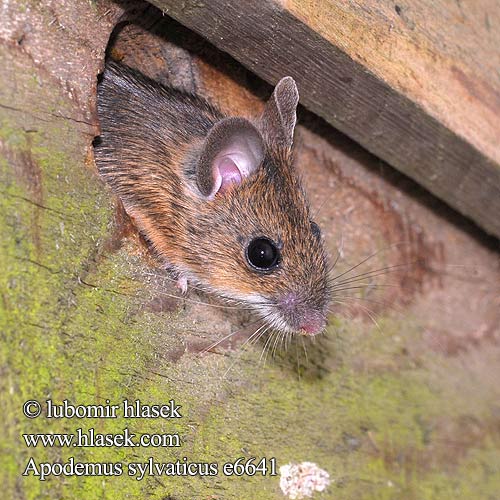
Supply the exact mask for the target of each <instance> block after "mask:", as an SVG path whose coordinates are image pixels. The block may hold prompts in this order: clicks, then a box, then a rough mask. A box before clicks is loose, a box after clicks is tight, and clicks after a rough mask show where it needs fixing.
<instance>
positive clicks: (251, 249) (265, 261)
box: [246, 238, 280, 271]
mask: <svg viewBox="0 0 500 500" xmlns="http://www.w3.org/2000/svg"><path fill="white" fill-rule="evenodd" d="M246 258H247V261H248V263H249V264H250V266H251V267H253V268H254V269H256V270H257V271H270V270H271V269H273V268H274V267H276V266H277V265H278V263H279V260H280V252H279V250H278V248H277V247H276V245H275V244H274V243H273V242H272V241H271V240H269V239H267V238H255V239H253V240H252V241H251V242H250V243H249V244H248V246H247V249H246Z"/></svg>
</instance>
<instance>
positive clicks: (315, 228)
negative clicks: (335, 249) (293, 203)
mask: <svg viewBox="0 0 500 500" xmlns="http://www.w3.org/2000/svg"><path fill="white" fill-rule="evenodd" d="M311 231H312V233H313V234H314V236H316V238H321V229H320V228H319V226H318V224H316V222H313V221H311Z"/></svg>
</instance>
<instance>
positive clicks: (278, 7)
mask: <svg viewBox="0 0 500 500" xmlns="http://www.w3.org/2000/svg"><path fill="white" fill-rule="evenodd" d="M151 3H153V4H155V5H156V6H158V7H159V8H161V9H162V10H163V12H164V13H166V14H168V15H169V16H172V17H173V18H175V19H176V20H178V21H179V22H181V23H182V24H184V25H186V26H187V27H189V28H190V29H192V30H194V31H196V32H198V33H199V34H201V35H202V36H203V37H205V38H206V39H208V40H209V41H210V42H212V43H213V44H214V45H216V46H217V47H218V48H220V49H222V50H224V51H225V52H228V53H229V54H231V55H232V56H233V57H234V58H235V59H237V60H238V61H239V62H241V63H242V64H243V65H244V66H246V67H248V68H249V69H250V70H252V71H253V72H255V73H256V74H257V75H259V76H260V77H262V78H263V79H265V80H267V81H268V82H270V83H272V84H274V83H276V81H277V80H278V79H279V78H280V77H282V76H283V75H286V74H288V75H292V76H293V77H294V78H295V79H296V81H297V83H298V86H299V90H300V94H301V102H302V104H303V105H304V106H306V107H307V108H309V109H310V110H312V111H313V112H314V113H316V114H318V115H320V116H321V117H323V118H324V119H325V120H326V121H328V122H329V123H330V124H332V125H333V126H335V127H336V128H338V129H339V130H341V131H342V132H344V133H345V134H347V135H348V136H349V137H351V138H352V139H354V140H355V141H357V142H359V143H360V144H361V145H363V146H364V147H365V148H366V149H368V150H369V151H370V152H372V153H374V154H375V155H377V156H378V157H380V158H381V159H383V160H385V161H387V162H388V163H389V164H391V165H392V166H394V167H396V168H397V169H399V170H400V171H402V172H404V173H405V174H407V175H408V176H409V177H411V178H413V179H414V180H416V181H417V182H419V183H420V184H421V185H423V186H425V187H426V188H427V189H428V190H429V191H431V192H432V193H433V194H435V195H436V196H438V197H439V198H441V199H443V200H444V201H446V202H447V203H448V204H449V205H450V206H452V207H453V208H455V209H456V210H458V211H459V212H461V213H462V214H464V215H466V216H467V217H469V218H471V219H472V220H474V221H475V222H476V223H477V224H478V225H479V226H481V227H482V228H483V229H485V230H486V231H487V232H489V233H491V234H494V235H496V236H497V237H500V217H498V214H500V149H499V147H498V145H499V144H500V121H499V118H498V111H499V109H500V97H499V96H500V91H499V84H498V72H497V71H496V70H493V69H492V68H494V67H495V64H496V61H498V59H499V57H498V54H497V52H496V47H498V46H499V44H500V40H499V35H498V30H497V31H496V33H495V30H493V29H491V25H492V24H493V22H494V20H495V16H497V17H498V12H497V10H498V9H497V10H493V9H492V5H493V4H494V2H491V1H488V0H481V2H478V4H480V5H479V7H482V8H483V10H482V15H483V16H484V22H483V24H484V25H483V26H482V28H481V26H480V25H479V24H478V21H477V19H478V17H477V16H478V15H479V14H477V13H476V11H474V13H475V17H474V16H473V15H472V14H470V15H471V16H472V17H471V18H472V19H474V23H472V21H471V23H472V24H470V25H468V24H467V22H466V21H467V19H468V18H467V15H466V14H463V15H464V16H465V18H464V19H465V21H463V22H462V31H460V29H457V28H456V26H455V25H453V18H450V16H451V14H452V13H453V10H452V7H451V6H449V5H448V6H445V7H443V10H444V14H443V13H442V14H439V13H438V10H436V9H435V8H434V7H432V6H427V7H425V8H424V7H423V6H420V11H419V10H417V9H416V8H413V7H412V9H414V10H409V9H407V8H406V7H405V6H404V5H402V6H397V9H396V8H395V7H394V6H393V4H390V5H392V7H391V9H392V10H391V11H390V12H391V15H389V3H388V2H386V1H384V2H380V3H379V2H372V1H368V0H365V1H364V2H362V4H363V9H361V7H360V5H359V4H360V3H359V2H358V5H357V6H356V5H351V6H347V5H345V3H344V2H338V4H342V5H337V4H336V3H334V2H325V1H323V2H320V1H286V2H281V3H278V2H277V1H273V0H264V1H263V0H249V1H246V2H232V3H228V2H226V1H225V0H212V1H211V2H198V1H197V0H186V1H184V2H176V1H174V0H152V2H151ZM438 3H439V4H442V3H443V2H438ZM375 4H377V5H375ZM401 4H403V2H401ZM486 7H488V8H489V9H488V8H486ZM456 8H457V9H458V8H459V7H456ZM461 8H462V9H463V7H461ZM341 9H342V10H341ZM409 13H410V14H412V15H413V16H414V17H413V18H411V16H410V14H409ZM398 23H399V24H398ZM420 26H424V27H420ZM450 26H451V27H450ZM481 29H482V30H483V31H485V33H484V35H485V36H482V35H483V33H482V32H480V30H481ZM439 30H441V31H439ZM472 32H475V33H476V35H475V36H476V37H477V40H478V41H477V42H474V40H475V39H473V36H472V34H471V33H472ZM348 34H350V36H347V35H348ZM486 35H487V36H486ZM384 36H385V38H384ZM483 40H486V41H487V43H486V42H485V43H483V45H482V46H481V42H482V41H483ZM476 45H477V46H478V47H480V46H481V48H479V49H478V51H477V54H479V56H478V57H480V58H481V60H480V61H476V60H475V59H473V58H474V57H475V56H474V54H475V53H474V50H473V48H474V47H475V46H476ZM450 47H451V48H450ZM461 47H462V48H461ZM463 47H465V48H463ZM483 62H484V65H483V66H484V69H483V70H482V72H480V71H479V70H477V71H476V69H477V68H479V67H481V65H482V63H483ZM498 67H500V66H499V65H497V66H496V68H498ZM487 75H489V76H490V78H489V81H487V80H486V76H487Z"/></svg>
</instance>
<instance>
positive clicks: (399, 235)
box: [0, 0, 500, 500]
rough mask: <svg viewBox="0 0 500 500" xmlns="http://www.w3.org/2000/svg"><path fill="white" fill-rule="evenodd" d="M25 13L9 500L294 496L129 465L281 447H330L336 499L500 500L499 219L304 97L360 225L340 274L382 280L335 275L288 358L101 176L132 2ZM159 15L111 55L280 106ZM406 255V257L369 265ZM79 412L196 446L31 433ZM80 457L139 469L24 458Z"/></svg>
mask: <svg viewBox="0 0 500 500" xmlns="http://www.w3.org/2000/svg"><path fill="white" fill-rule="evenodd" d="M27 5H28V6H27ZM3 7H4V8H3V10H2V16H3V17H2V24H1V26H0V79H1V81H2V85H1V86H0V233H1V235H2V237H1V238H0V271H1V272H0V408H1V411H2V424H1V432H0V463H1V467H0V484H1V485H2V493H1V495H0V496H1V498H7V499H12V500H27V499H30V500H31V499H45V498H64V499H68V500H71V499H78V500H80V499H82V498H85V499H86V500H87V499H88V500H94V499H96V500H97V499H99V500H101V499H103V498H105V499H111V498H127V499H137V500H144V499H145V498H147V499H167V498H170V499H176V500H192V499H193V498H196V499H198V498H200V499H209V498H210V499H213V500H215V499H218V500H219V499H224V500H241V499H252V500H284V498H286V497H284V496H283V494H282V493H281V490H280V488H279V476H270V475H269V474H268V475H267V476H265V477H263V476H261V475H260V474H256V475H255V476H253V477H249V476H243V477H227V476H225V475H224V474H223V473H222V472H220V473H219V474H218V475H217V476H215V477H200V476H193V477H191V476H166V475H164V474H163V475H154V476H152V475H150V474H149V471H148V472H147V473H146V475H145V477H144V478H143V479H142V480H137V478H136V477H137V476H136V477H132V476H129V475H128V474H127V469H126V464H127V463H129V462H140V463H143V464H144V463H147V462H148V461H149V459H150V458H151V459H153V460H154V461H155V462H156V463H158V464H162V463H168V462H173V461H175V460H176V459H177V458H180V459H182V457H184V456H185V457H187V458H188V460H189V461H190V462H215V463H217V464H219V469H221V468H222V465H223V463H224V462H227V461H234V460H236V459H237V458H239V457H241V456H244V457H246V458H249V457H251V456H256V457H267V458H270V457H276V460H277V462H278V466H280V465H284V464H286V463H287V462H290V461H295V462H298V461H302V460H310V461H313V462H315V463H317V464H318V465H319V466H321V467H322V468H324V469H326V470H327V471H328V472H329V473H330V475H331V478H332V480H333V482H332V485H331V486H330V487H329V488H328V489H327V491H326V492H323V493H321V494H319V495H315V496H314V497H313V498H316V499H320V498H321V499H322V500H327V499H332V500H352V499H360V500H363V499H371V498H398V499H399V498H404V499H416V498H418V499H420V498H432V499H439V500H441V499H451V498H470V499H491V498H496V496H497V493H498V491H499V490H500V444H499V443H500V426H499V425H498V404H497V402H498V401H499V400H500V387H499V384H498V379H499V378H500V329H499V327H500V310H499V308H498V302H497V300H498V288H497V283H498V281H499V279H500V270H499V268H498V254H497V253H496V252H495V251H494V250H492V249H491V248H489V246H488V244H486V243H485V238H482V236H484V235H482V234H480V231H477V233H479V237H478V236H477V234H476V235H475V234H474V232H473V231H470V230H464V229H463V228H461V226H460V224H455V223H454V222H456V220H457V219H460V220H461V218H460V217H455V218H454V217H453V216H450V213H448V212H449V211H447V210H443V207H442V206H440V207H439V208H438V209H435V208H433V207H434V205H435V202H436V200H435V199H433V198H432V197H431V196H430V195H428V194H427V193H423V192H421V191H420V190H418V189H417V187H416V186H415V185H414V183H413V182H410V181H409V180H408V179H402V177H401V176H399V175H397V173H396V172H393V171H391V172H390V173H389V175H386V174H384V172H386V171H387V170H389V169H384V168H380V167H381V165H380V162H379V161H378V159H376V158H374V157H373V156H372V155H370V154H368V153H366V151H364V150H362V149H361V148H360V147H359V146H358V145H356V144H355V143H353V142H352V141H349V140H347V139H346V138H345V136H342V135H341V134H338V133H336V132H335V130H333V129H332V128H331V127H328V126H325V125H324V124H323V123H322V122H321V121H320V120H318V119H317V118H316V117H314V116H312V114H306V113H304V114H303V120H302V125H300V126H299V127H298V130H297V137H296V143H297V149H296V153H297V165H298V168H300V169H301V170H302V173H303V176H304V180H305V182H306V184H307V185H306V188H307V190H308V193H309V195H310V198H311V202H312V208H313V211H314V213H315V216H316V220H317V222H318V223H319V224H320V225H321V228H322V232H323V235H324V239H325V244H326V245H327V247H328V249H329V252H330V253H331V254H332V255H336V252H337V245H338V244H339V243H340V242H342V245H341V246H342V248H341V256H340V257H339V259H338V262H337V265H336V267H335V270H334V273H337V274H341V273H342V272H344V271H347V269H348V268H353V269H352V272H351V273H346V274H343V275H342V278H341V280H343V279H344V278H347V277H348V276H353V279H354V280H356V278H355V276H356V275H360V276H362V279H358V280H356V281H353V284H352V286H354V287H357V286H363V287H364V286H365V285H367V286H366V288H363V290H362V293H357V292H358V289H357V288H355V289H353V290H346V289H345V288H344V287H341V288H344V289H343V290H337V293H336V295H335V300H336V302H335V304H334V310H333V312H334V314H332V316H331V318H330V325H329V328H328V330H327V332H325V335H324V336H322V337H321V338H317V339H315V341H314V342H309V341H308V339H303V338H299V339H297V342H293V341H292V342H291V345H290V346H289V349H288V351H287V352H285V350H284V349H283V348H281V346H279V342H276V351H277V353H278V354H277V356H276V358H273V357H272V356H271V355H270V354H269V355H268V356H267V359H266V361H264V359H261V353H262V349H263V345H264V342H261V343H257V344H256V345H253V344H251V343H248V344H246V345H245V348H244V347H243V345H244V342H245V341H247V340H248V338H249V335H250V334H251V333H253V332H254V331H255V328H256V326H255V323H254V322H253V320H254V319H255V318H252V319H251V320H250V318H248V317H246V318H245V316H244V314H243V318H242V317H241V316H239V315H237V314H235V309H234V308H232V307H230V308H229V309H227V310H225V309H224V307H221V306H223V305H224V303H216V304H215V305H216V306H217V307H211V306H210V304H211V303H212V302H213V300H214V299H213V298H210V297H209V296H206V295H203V294H198V293H196V290H193V289H190V291H189V295H188V296H187V297H180V296H179V295H178V292H176V290H175V287H174V285H173V284H172V277H170V276H169V275H168V274H166V273H165V270H164V269H163V268H162V264H161V263H155V261H154V259H153V258H152V257H151V256H149V258H148V257H147V256H148V253H147V252H146V250H145V248H144V246H143V245H141V244H140V239H139V238H138V237H137V233H136V232H134V231H133V230H132V229H131V228H130V227H128V226H127V225H126V224H125V223H124V221H123V220H120V219H119V218H117V220H115V210H114V208H113V197H112V195H111V193H110V192H109V190H108V189H106V186H105V185H104V183H103V182H101V180H100V179H99V178H98V176H97V174H96V169H95V166H94V163H93V161H92V139H93V136H94V134H95V133H97V131H98V127H97V124H98V121H97V117H96V114H95V87H96V83H97V74H98V72H99V69H100V68H101V67H102V63H103V60H104V52H105V49H106V44H107V41H108V36H109V34H110V32H111V30H112V29H113V26H114V25H115V24H116V23H117V21H118V19H120V18H121V15H122V11H121V10H120V9H119V8H118V7H117V4H116V3H115V2H114V1H110V2H104V1H102V2H99V3H97V4H96V3H94V2H89V1H88V0H75V1H73V2H67V1H66V0H58V1H56V0H54V1H53V2H50V3H48V2H25V1H24V0H10V2H4V6H3ZM139 7H144V5H139ZM152 10H153V9H152ZM154 10H155V12H154V13H153V14H154V16H153V19H151V20H150V22H148V23H145V24H146V25H147V26H150V27H151V26H152V27H154V28H151V29H150V30H143V29H139V28H138V27H137V26H135V25H131V26H127V27H126V28H124V29H123V31H122V32H121V33H120V34H119V35H117V38H115V39H114V40H115V44H114V46H113V48H112V52H113V53H116V55H119V56H120V57H122V58H123V59H124V62H125V63H127V64H130V65H142V66H144V67H142V66H141V69H143V70H144V71H149V72H151V74H152V75H153V76H155V77H157V78H159V79H165V80H169V81H171V82H172V83H173V84H174V85H178V86H181V87H184V88H189V89H190V90H191V91H193V92H196V93H200V94H202V95H203V96H205V97H208V98H210V99H211V100H212V101H213V102H214V103H220V104H223V106H224V107H225V108H228V109H231V110H232V111H233V112H238V113H247V114H255V113H258V110H259V109H261V107H262V100H260V99H259V98H258V96H259V95H264V94H265V92H266V88H265V85H263V84H262V82H255V80H254V79H253V77H252V75H251V74H250V73H249V72H247V71H246V70H244V68H242V67H241V66H240V65H238V64H235V63H234V61H232V60H230V58H229V57H226V56H225V55H224V54H221V53H220V52H218V51H217V50H215V49H213V48H212V47H208V46H206V44H204V43H203V42H201V43H200V39H199V37H197V36H195V35H194V34H193V33H191V32H189V31H188V30H185V29H183V28H182V27H181V26H179V25H178V24H177V23H175V22H174V21H173V20H171V19H170V18H168V17H162V16H161V15H160V13H159V12H158V11H156V9H154ZM142 21H143V16H139V19H138V22H142ZM162 25H163V27H162ZM127 30H128V35H130V36H129V37H128V40H129V42H130V43H128V44H127V43H126V41H127V37H126V36H122V35H124V34H126V32H127ZM156 30H158V33H157V32H156ZM152 31H153V32H154V33H152ZM124 39H125V40H124ZM146 56H147V57H149V59H147V57H146ZM82 68H83V69H82ZM249 82H251V83H252V84H251V85H248V83H249ZM249 87H251V88H249ZM394 177H395V178H394ZM396 186H397V187H396ZM405 186H406V187H405ZM328 200H332V202H331V203H327V201H328ZM450 218H451V221H450V220H449V219H450ZM394 243H398V244H394ZM370 255H371V256H372V257H371V258H369V259H368V260H366V262H364V263H363V264H361V265H359V266H357V264H360V262H361V260H362V259H366V258H367V256H370ZM415 262H416V263H418V264H417V265H415V266H412V265H410V266H406V265H405V264H408V263H415ZM455 264H459V266H458V267H457V266H455ZM398 265H401V267H397V268H391V269H390V271H397V272H390V273H389V274H387V275H377V274H378V273H373V274H375V277H374V278H371V279H370V278H369V276H370V274H366V272H368V271H370V270H376V269H380V268H385V267H387V266H398ZM354 266H357V267H354ZM363 273H365V274H363ZM342 282H343V283H344V284H345V283H346V282H345V281H342ZM340 301H342V302H343V304H338V303H337V302H340ZM207 302H208V303H207ZM245 324H246V325H247V327H246V329H245V328H242V327H243V326H244V325H245ZM230 334H232V336H230ZM224 338H225V339H226V340H225V341H223V342H221V343H220V344H219V345H217V346H216V347H214V348H212V349H209V347H210V346H211V345H213V344H214V343H215V342H217V341H220V340H222V339H224ZM271 340H272V342H273V343H274V340H275V338H272V339H271ZM277 340H279V339H277ZM309 340H310V339H309ZM271 349H272V346H271ZM304 350H306V351H307V355H306V354H305V353H304ZM48 398H52V399H53V400H54V401H55V402H61V401H62V400H63V399H68V400H69V401H70V402H71V403H73V404H103V403H104V402H105V401H106V399H107V398H109V399H110V400H111V402H112V403H120V402H121V401H122V400H123V399H124V398H128V399H129V400H132V401H134V400H135V399H140V400H141V401H142V402H143V403H151V404H159V403H163V402H168V401H169V400H170V399H174V400H175V401H176V402H177V403H178V404H181V405H183V407H182V409H181V413H182V414H183V415H184V416H183V418H182V419H178V420H176V421H175V422H173V421H171V420H164V419H124V418H122V417H121V416H120V417H119V418H116V419H75V418H73V419H52V420H49V419H46V418H45V417H44V416H41V417H39V418H35V419H29V418H26V417H24V416H23V414H22V407H23V403H24V402H25V401H27V400H29V399H38V400H40V401H42V402H44V401H45V399H48ZM80 427H81V428H83V429H84V430H87V429H88V428H95V429H96V431H97V432H99V433H104V434H108V433H113V434H116V433H120V432H123V429H124V428H125V427H127V428H129V430H130V431H131V432H133V433H136V434H137V435H140V434H142V433H146V432H147V433H163V432H166V433H179V434H180V435H181V437H182V446H181V447H180V449H177V448H176V449H172V448H163V447H159V448H142V447H134V448H127V447H126V448H114V447H110V448H97V447H85V448H79V447H75V448H73V447H70V448H68V447H57V446H56V447H41V446H38V447H36V448H28V447H26V446H25V445H24V442H23V441H22V438H21V435H22V434H24V433H47V432H53V433H73V432H75V429H76V428H80ZM71 456H74V457H75V459H76V461H78V462H82V463H89V462H90V463H100V462H106V463H110V462H111V463H116V462H119V463H123V464H124V473H123V475H122V476H120V477H110V476H106V477H103V476H89V475H87V476H78V477H66V476H58V477H52V478H50V479H48V480H47V481H40V480H39V478H38V477H35V476H34V475H33V474H30V475H29V476H22V475H21V474H22V472H23V470H24V468H25V466H26V464H27V461H28V459H29V457H33V458H34V459H35V461H36V463H37V464H38V465H39V464H40V463H41V462H44V463H65V462H66V461H68V460H69V457H71Z"/></svg>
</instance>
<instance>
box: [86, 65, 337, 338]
mask: <svg viewBox="0 0 500 500" xmlns="http://www.w3.org/2000/svg"><path fill="white" fill-rule="evenodd" d="M298 102H299V93H298V89H297V85H296V83H295V81H294V79H293V78H292V77H289V76H287V77H284V78H282V79H281V80H280V81H279V82H278V83H277V85H276V87H275V88H274V91H273V92H272V95H271V97H270V98H269V100H268V101H267V103H266V105H265V108H264V111H263V112H262V113H261V114H260V115H259V116H256V117H241V116H226V115H225V114H224V113H223V112H222V111H221V110H220V109H218V107H217V106H216V105H214V104H213V103H211V102H209V101H208V100H206V99H203V98H201V97H199V96H197V95H195V94H191V93H188V92H185V91H183V90H180V89H176V88H171V87H169V86H166V85H163V84H160V83H158V82H157V81H154V80H151V79H150V78H148V77H146V76H144V75H143V74H141V73H140V72H139V71H137V70H135V69H132V68H130V67H127V66H125V65H124V64H122V63H119V62H117V61H114V60H109V61H107V62H106V65H105V69H104V72H103V73H102V75H101V79H100V82H99V83H98V89H97V111H98V117H99V122H100V135H99V137H98V138H97V139H98V140H96V141H95V152H94V154H95V161H96V165H97V169H98V172H99V174H100V176H101V177H102V178H103V179H104V181H105V182H106V183H107V184H108V185H109V186H110V188H111V190H112V192H114V193H115V194H116V196H117V197H118V198H119V199H120V200H121V202H122V204H123V206H124V208H125V210H126V212H127V214H128V215H129V216H130V218H131V219H132V221H133V223H134V224H135V225H136V227H137V229H138V230H139V232H140V233H141V234H142V235H143V236H144V238H145V239H146V241H147V242H148V243H149V244H150V246H151V249H152V251H153V252H154V254H155V255H157V256H158V257H159V258H160V259H161V260H162V262H163V263H164V265H165V266H166V267H167V268H168V269H169V270H170V272H171V273H173V276H174V277H175V279H176V280H177V284H178V286H179V287H180V288H181V290H182V291H183V292H186V290H187V288H188V286H189V284H191V285H196V287H197V288H201V289H203V290H204V291H207V292H209V293H214V294H216V295H218V296H220V297H224V298H226V299H230V300H233V301H235V302H236V303H238V304H241V305H243V306H245V307H248V308H250V309H252V310H253V311H255V313H256V314H257V315H258V316H260V318H262V319H263V320H264V322H265V323H266V324H267V325H268V326H269V327H270V328H273V329H275V330H278V331H281V332H284V333H290V334H302V335H308V336H314V335H317V334H319V333H321V332H323V331H324V329H325V326H326V323H327V313H328V307H329V280H328V259H327V254H326V251H325V247H324V242H323V238H322V234H321V230H320V228H319V227H318V225H317V224H316V223H315V222H314V221H313V220H312V217H311V210H310V207H309V203H308V200H307V197H306V194H305V191H304V188H303V186H302V183H301V179H300V176H299V174H298V172H297V169H296V166H295V165H294V156H293V140H294V131H295V126H296V121H297V114H296V110H297V105H298Z"/></svg>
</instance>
